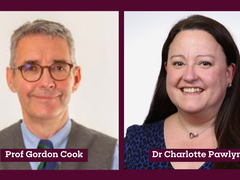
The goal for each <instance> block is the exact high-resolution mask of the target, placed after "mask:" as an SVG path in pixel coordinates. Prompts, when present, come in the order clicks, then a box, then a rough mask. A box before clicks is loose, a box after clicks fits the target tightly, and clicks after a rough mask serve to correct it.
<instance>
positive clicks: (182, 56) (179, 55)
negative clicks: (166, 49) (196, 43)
mask: <svg viewBox="0 0 240 180" xmlns="http://www.w3.org/2000/svg"><path fill="white" fill-rule="evenodd" d="M175 57H180V58H183V59H186V58H185V56H184V55H182V54H178V55H173V56H171V57H170V60H171V59H173V58H175ZM201 57H210V58H215V57H214V55H212V54H203V55H197V56H196V57H195V59H196V58H201Z"/></svg>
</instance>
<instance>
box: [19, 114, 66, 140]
mask: <svg viewBox="0 0 240 180" xmlns="http://www.w3.org/2000/svg"><path fill="white" fill-rule="evenodd" d="M23 117H24V123H25V124H26V126H27V128H28V129H29V131H31V132H32V133H33V134H34V135H35V136H37V137H39V138H41V139H49V138H50V137H52V136H53V135H54V134H55V133H57V132H58V131H59V130H60V129H61V128H62V127H63V126H64V125H65V123H66V122H67V120H68V119H69V116H68V112H66V113H65V114H63V115H62V116H59V117H55V118H51V119H46V118H35V117H29V116H26V115H25V116H23Z"/></svg>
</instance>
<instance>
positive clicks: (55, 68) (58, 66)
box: [53, 65, 65, 71]
mask: <svg viewBox="0 0 240 180" xmlns="http://www.w3.org/2000/svg"><path fill="white" fill-rule="evenodd" d="M53 70H57V71H64V70H65V68H64V66H60V65H57V66H54V67H53Z"/></svg>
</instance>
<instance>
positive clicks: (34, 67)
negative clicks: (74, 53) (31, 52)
mask: <svg viewBox="0 0 240 180" xmlns="http://www.w3.org/2000/svg"><path fill="white" fill-rule="evenodd" d="M72 67H73V64H69V63H65V62H57V63H53V64H52V65H51V66H41V65H39V64H36V63H26V64H24V65H22V66H19V67H12V68H13V69H19V70H20V71H21V74H22V77H23V79H25V80H26V81H28V82H36V81H38V80H39V79H41V77H42V74H43V69H44V68H47V69H48V71H49V74H50V76H51V77H52V78H53V79H54V80H56V81H64V80H66V79H67V78H68V76H69V74H70V72H71V69H72Z"/></svg>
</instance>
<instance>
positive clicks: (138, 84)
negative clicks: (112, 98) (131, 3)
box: [124, 11, 240, 134]
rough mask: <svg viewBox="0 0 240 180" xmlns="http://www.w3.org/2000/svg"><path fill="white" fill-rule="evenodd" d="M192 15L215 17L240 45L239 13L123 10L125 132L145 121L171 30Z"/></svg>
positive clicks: (239, 45) (239, 46)
mask: <svg viewBox="0 0 240 180" xmlns="http://www.w3.org/2000/svg"><path fill="white" fill-rule="evenodd" d="M193 14H201V15H205V16H208V17H210V18H213V19H215V20H217V21H218V22H220V23H221V24H223V25H224V26H225V27H226V28H227V29H228V30H229V32H230V33H231V34H232V36H233V38H234V40H235V43H236V44H237V46H238V48H240V21H239V20H240V12H234V11H232V12H226V11H225V12H217V11H214V12H204V11H201V12H190V11H188V12H147V11H145V12H137V11H135V12H130V11H127V12H125V13H124V134H126V129H127V128H128V127H129V126H131V125H133V124H138V125H140V124H143V122H144V120H145V118H146V116H147V114H148V111H149V108H150V103H151V100H152V96H153V93H154V89H155V85H156V82H157V78H158V75H159V72H160V69H161V51H162V46H163V44H164V42H165V40H166V38H167V36H168V33H169V31H170V29H171V28H172V27H173V26H174V25H175V24H176V23H177V22H178V21H179V20H181V19H183V18H186V17H188V16H190V15H193Z"/></svg>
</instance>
